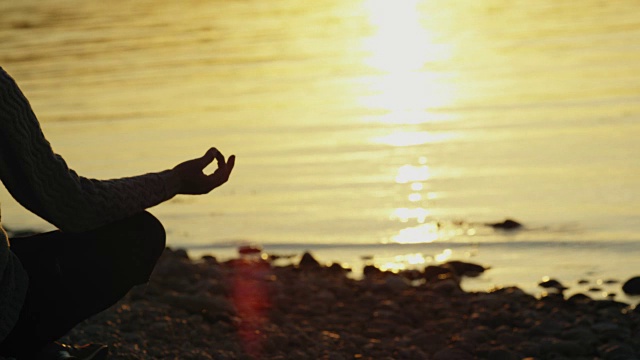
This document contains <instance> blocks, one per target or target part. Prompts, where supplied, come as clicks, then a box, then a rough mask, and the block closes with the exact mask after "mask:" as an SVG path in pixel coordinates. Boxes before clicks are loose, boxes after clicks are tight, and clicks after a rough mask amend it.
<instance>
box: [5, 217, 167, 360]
mask: <svg viewBox="0 0 640 360" xmlns="http://www.w3.org/2000/svg"><path fill="white" fill-rule="evenodd" d="M10 242H11V251H13V252H14V253H15V254H16V255H17V256H18V258H20V261H21V262H22V265H23V267H24V268H25V269H26V271H27V273H28V275H29V288H28V290H27V297H26V300H25V302H24V305H23V307H22V311H21V312H20V318H19V320H18V323H17V324H16V326H15V327H14V329H13V330H12V332H11V333H10V334H9V336H8V337H7V338H6V339H5V340H4V341H3V342H2V344H0V355H8V356H23V357H28V355H29V353H31V352H33V351H36V350H39V349H41V348H43V347H44V346H45V345H47V344H48V343H51V342H52V341H55V340H57V339H59V338H60V337H62V336H64V335H65V334H66V333H67V332H69V330H71V329H72V328H73V327H75V326H76V325H77V324H79V323H80V322H82V321H83V320H85V319H87V318H89V317H91V316H93V315H95V314H97V313H99V312H101V311H103V310H105V309H107V308H108V307H110V306H111V305H113V304H115V303H116V302H117V301H118V300H120V299H121V298H122V297H123V296H124V295H125V294H126V293H127V292H128V291H129V290H131V288H132V287H133V286H135V285H138V284H143V283H146V282H147V281H148V280H149V276H150V275H151V271H152V270H153V267H154V266H155V264H156V261H157V260H158V258H159V257H160V255H161V254H162V251H163V250H164V248H165V231H164V228H163V227H162V224H161V223H160V222H159V221H158V220H157V219H156V218H155V217H154V216H153V215H151V214H149V213H148V212H142V213H140V214H138V215H135V216H132V217H130V218H127V219H124V220H120V221H117V222H115V223H112V224H109V225H106V226H103V227H101V228H98V229H95V230H91V231H88V232H84V233H65V232H61V231H53V232H49V233H44V234H38V235H34V236H28V237H22V238H14V239H11V240H10Z"/></svg>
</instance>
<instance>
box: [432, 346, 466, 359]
mask: <svg viewBox="0 0 640 360" xmlns="http://www.w3.org/2000/svg"><path fill="white" fill-rule="evenodd" d="M432 359H433V360H472V359H474V357H473V356H472V355H471V354H469V353H468V352H466V351H464V350H461V349H454V348H446V349H442V350H440V351H438V352H436V353H435V354H434V355H433V358H432Z"/></svg>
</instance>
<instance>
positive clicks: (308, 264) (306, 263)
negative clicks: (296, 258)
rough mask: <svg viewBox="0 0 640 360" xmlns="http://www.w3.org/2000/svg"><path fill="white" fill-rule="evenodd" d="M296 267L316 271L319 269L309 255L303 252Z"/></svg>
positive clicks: (317, 263)
mask: <svg viewBox="0 0 640 360" xmlns="http://www.w3.org/2000/svg"><path fill="white" fill-rule="evenodd" d="M298 266H299V267H300V268H301V269H305V270H317V269H320V267H321V266H320V263H319V262H318V260H316V259H315V258H314V257H313V256H312V255H311V254H310V253H308V252H305V253H304V254H303V255H302V259H300V263H299V264H298Z"/></svg>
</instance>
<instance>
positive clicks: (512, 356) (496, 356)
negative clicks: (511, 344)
mask: <svg viewBox="0 0 640 360" xmlns="http://www.w3.org/2000/svg"><path fill="white" fill-rule="evenodd" d="M487 359H488V360H520V356H518V354H516V353H514V352H513V351H509V350H507V349H502V348H498V349H493V350H491V351H490V352H489V354H488V355H487Z"/></svg>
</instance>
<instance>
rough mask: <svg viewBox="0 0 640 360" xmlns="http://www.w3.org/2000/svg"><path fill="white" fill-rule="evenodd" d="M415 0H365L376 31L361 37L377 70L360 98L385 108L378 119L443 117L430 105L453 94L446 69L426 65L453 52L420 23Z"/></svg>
mask: <svg viewBox="0 0 640 360" xmlns="http://www.w3.org/2000/svg"><path fill="white" fill-rule="evenodd" d="M419 5H420V1H418V0H402V1H388V0H366V1H365V2H364V7H365V11H366V12H367V13H368V15H369V16H368V18H369V22H370V24H371V25H372V26H373V28H374V29H375V30H374V33H373V35H372V36H370V37H369V38H366V39H365V40H364V41H363V47H364V49H365V51H366V52H368V53H369V54H370V56H369V57H368V58H367V59H366V60H365V64H367V65H369V66H371V67H372V68H374V69H377V70H378V71H380V72H381V74H380V75H377V76H373V77H371V78H369V79H366V81H368V82H369V84H368V87H369V89H370V90H371V93H372V94H371V95H370V96H368V97H366V98H364V99H362V102H363V105H364V106H366V107H367V108H370V109H382V110H385V111H386V114H385V115H384V116H383V117H382V118H379V119H377V120H378V121H380V122H384V123H390V124H420V123H424V122H426V121H430V120H432V119H433V118H434V117H441V115H440V116H437V115H435V114H432V113H429V109H434V108H439V107H443V106H446V105H449V104H450V103H451V100H452V94H453V92H452V88H451V84H452V82H451V81H450V80H451V79H450V74H446V73H442V72H438V71H429V70H428V69H427V68H426V67H427V65H428V64H430V63H435V62H442V61H446V59H448V58H450V57H451V49H450V47H449V46H448V45H447V44H444V43H438V41H437V40H436V39H435V37H436V36H435V34H434V33H433V32H432V31H430V30H429V29H427V28H426V27H425V26H423V24H422V19H421V16H422V15H421V11H420V10H419V8H418V7H419Z"/></svg>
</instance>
